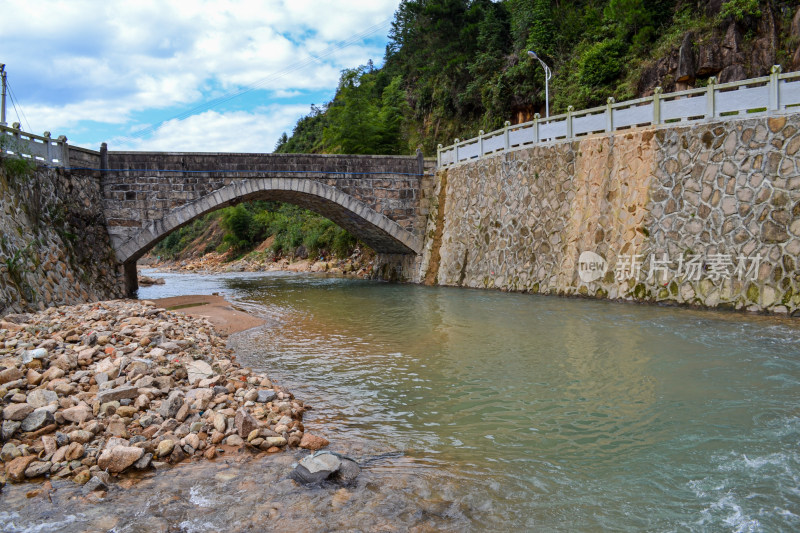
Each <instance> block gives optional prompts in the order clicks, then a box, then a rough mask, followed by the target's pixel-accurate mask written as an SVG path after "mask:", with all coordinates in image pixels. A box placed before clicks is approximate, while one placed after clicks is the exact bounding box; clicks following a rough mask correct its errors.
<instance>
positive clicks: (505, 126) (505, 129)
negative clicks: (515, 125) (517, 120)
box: [503, 120, 511, 152]
mask: <svg viewBox="0 0 800 533" xmlns="http://www.w3.org/2000/svg"><path fill="white" fill-rule="evenodd" d="M510 127H511V122H510V121H508V120H506V121H505V122H504V123H503V146H504V147H505V149H504V150H503V151H504V152H508V150H509V149H510V148H511V143H510V139H509V137H508V128H510Z"/></svg>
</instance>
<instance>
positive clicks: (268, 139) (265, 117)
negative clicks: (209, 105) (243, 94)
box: [109, 105, 308, 153]
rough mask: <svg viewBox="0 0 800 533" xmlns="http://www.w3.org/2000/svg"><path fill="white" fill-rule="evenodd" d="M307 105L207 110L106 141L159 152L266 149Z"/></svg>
mask: <svg viewBox="0 0 800 533" xmlns="http://www.w3.org/2000/svg"><path fill="white" fill-rule="evenodd" d="M306 113H308V106H305V105H303V106H298V105H295V106H270V107H268V108H262V109H256V110H254V111H252V112H250V111H235V112H230V113H219V112H217V111H206V112H204V113H201V114H198V115H193V116H191V117H189V118H187V119H185V120H182V121H178V120H171V121H169V122H166V123H164V125H163V126H162V127H161V128H159V129H158V130H157V131H156V132H155V134H153V136H152V137H149V138H147V139H141V140H135V141H126V140H125V139H122V138H120V139H115V140H112V141H110V142H109V149H110V150H145V151H159V152H162V151H163V152H253V153H262V152H263V153H268V152H272V151H273V149H274V148H275V143H276V142H277V140H278V138H279V137H280V135H281V133H283V132H291V130H292V127H293V126H294V124H295V122H297V119H298V118H300V117H301V116H303V115H304V114H306Z"/></svg>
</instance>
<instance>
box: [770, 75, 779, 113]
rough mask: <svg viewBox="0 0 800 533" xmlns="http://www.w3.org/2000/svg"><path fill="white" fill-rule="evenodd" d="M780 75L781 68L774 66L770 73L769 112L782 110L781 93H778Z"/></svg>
mask: <svg viewBox="0 0 800 533" xmlns="http://www.w3.org/2000/svg"><path fill="white" fill-rule="evenodd" d="M780 75H781V66H780V65H772V68H771V69H770V71H769V111H778V110H779V109H780V108H781V101H780V92H779V91H778V84H779V83H780Z"/></svg>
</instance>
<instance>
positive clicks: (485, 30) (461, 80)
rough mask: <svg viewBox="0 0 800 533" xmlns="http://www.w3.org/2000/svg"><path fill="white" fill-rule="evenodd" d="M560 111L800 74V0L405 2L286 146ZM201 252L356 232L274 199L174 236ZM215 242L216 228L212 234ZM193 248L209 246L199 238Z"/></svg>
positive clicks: (445, 137)
mask: <svg viewBox="0 0 800 533" xmlns="http://www.w3.org/2000/svg"><path fill="white" fill-rule="evenodd" d="M528 50H533V51H535V52H536V53H537V54H538V55H539V56H540V57H541V58H542V59H543V60H544V61H545V62H546V63H547V64H549V65H550V66H551V68H552V71H553V78H552V80H551V81H550V112H551V114H558V113H563V112H565V111H566V109H567V106H569V105H572V106H574V107H575V109H583V108H587V107H592V106H596V105H602V104H604V103H605V102H606V99H607V98H608V97H609V96H613V97H614V98H615V99H616V100H617V101H622V100H626V99H630V98H635V97H639V96H647V95H650V94H652V93H653V90H654V89H655V88H656V87H657V86H661V87H663V89H664V90H665V91H673V90H681V89H686V88H690V87H699V86H704V85H705V84H707V83H708V80H709V78H710V77H711V76H716V77H717V79H718V81H719V82H728V81H735V80H740V79H746V78H750V77H756V76H762V75H766V74H768V73H769V70H770V67H771V66H772V65H774V64H780V65H781V66H782V67H783V70H784V71H791V70H798V68H800V5H799V2H798V0H708V1H705V0H574V1H566V0H501V1H491V0H404V1H402V2H401V3H400V5H399V7H398V9H397V12H396V13H395V17H394V21H393V22H392V25H391V30H390V32H389V44H388V45H387V47H386V53H385V56H384V58H383V65H382V66H381V67H380V68H376V67H375V66H374V64H373V63H372V61H370V62H369V63H368V64H366V65H362V66H354V67H353V68H351V69H347V70H345V71H343V72H342V75H341V78H340V80H339V86H338V88H337V91H336V95H335V97H334V98H333V100H332V101H331V102H329V103H327V104H325V105H323V106H321V107H316V106H312V107H311V110H310V113H309V114H308V115H307V116H305V117H303V118H302V119H300V120H299V121H298V123H297V125H296V126H295V128H294V131H293V132H292V134H291V136H289V135H287V134H284V135H283V136H282V137H281V139H280V140H279V142H278V144H277V146H276V147H275V151H276V152H284V153H332V154H333V153H339V154H412V153H414V151H415V150H416V148H417V147H421V148H422V149H423V152H424V153H425V155H427V156H433V155H435V153H436V145H437V144H438V143H442V144H444V145H447V144H450V143H452V141H453V139H454V138H456V137H459V138H462V139H463V138H468V137H473V136H475V135H477V133H478V130H481V129H483V130H485V131H490V130H492V129H496V128H499V127H501V126H502V124H503V122H504V121H506V120H511V121H512V122H513V123H519V122H524V121H527V120H530V119H531V118H532V117H533V114H534V113H537V112H538V113H541V115H542V116H544V114H545V110H544V105H545V86H544V70H543V69H542V67H541V66H540V64H539V63H538V61H536V60H535V59H533V58H531V57H530V56H529V55H528V54H527V51H528ZM212 223H213V224H216V227H219V228H221V232H217V233H216V234H215V236H213V238H211V241H210V242H211V243H212V244H206V245H204V247H203V248H204V249H208V250H211V249H218V250H221V251H229V252H231V257H234V256H237V255H241V254H243V253H245V252H247V251H248V250H250V249H252V248H254V247H255V246H256V245H257V244H258V243H259V242H260V241H261V240H262V239H265V238H268V237H270V236H271V235H272V236H274V241H273V242H272V247H271V250H272V251H273V253H275V254H282V253H283V254H285V253H289V254H291V253H293V252H292V250H294V249H296V247H298V246H300V245H301V244H302V245H304V248H306V249H314V250H317V249H320V250H323V251H329V252H334V253H336V254H339V255H347V254H348V253H349V251H351V250H352V248H353V246H355V239H353V238H352V237H350V236H349V235H347V234H346V233H344V232H343V230H340V229H338V228H335V227H333V226H332V223H330V222H327V221H323V219H321V218H320V217H319V216H317V215H314V214H313V213H310V212H307V211H303V210H300V209H297V208H293V207H288V206H283V207H281V206H278V205H276V204H271V203H256V204H249V205H246V206H239V207H234V208H227V209H225V210H223V211H222V212H219V213H215V214H212V215H209V216H208V217H207V220H204V221H201V222H197V223H195V224H194V225H193V226H190V227H187V228H184V229H183V230H181V232H179V233H176V234H174V235H173V236H170V237H169V238H168V239H167V240H166V241H164V242H163V243H162V244H160V245H159V247H158V249H157V250H156V253H159V254H162V255H167V256H169V255H172V256H175V255H178V254H179V253H180V251H181V250H183V249H185V248H186V247H187V246H188V245H189V244H190V243H191V242H192V239H196V238H197V236H198V235H201V234H203V232H204V231H205V229H206V228H208V227H209V225H210V224H211V225H213V224H212ZM206 237H208V235H207V236H206ZM194 248H195V249H197V248H198V247H197V246H195V247H194Z"/></svg>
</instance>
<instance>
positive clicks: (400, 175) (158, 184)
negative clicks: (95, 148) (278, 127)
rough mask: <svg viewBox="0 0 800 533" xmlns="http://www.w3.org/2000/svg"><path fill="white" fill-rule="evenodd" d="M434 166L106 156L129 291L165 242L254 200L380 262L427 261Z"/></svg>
mask: <svg viewBox="0 0 800 533" xmlns="http://www.w3.org/2000/svg"><path fill="white" fill-rule="evenodd" d="M72 155H73V154H72V153H71V154H70V156H71V157H70V159H71V160H72V159H73V157H72ZM75 155H78V154H75ZM87 155H88V154H87ZM70 163H71V164H72V165H73V167H74V166H75V163H77V162H76V161H70ZM87 163H88V162H87ZM433 166H434V163H433V162H432V161H430V162H426V161H425V160H424V159H423V158H422V156H421V154H418V155H417V156H416V157H414V156H410V157H409V156H368V155H363V156H352V155H316V154H234V153H171V152H107V151H106V150H105V149H101V152H100V168H102V169H104V170H102V171H101V174H102V177H101V184H102V185H101V186H102V191H103V211H104V213H105V217H106V222H107V225H108V231H109V235H110V236H111V242H112V245H113V247H114V250H115V252H116V254H117V258H118V259H119V261H120V262H121V263H122V264H123V265H124V266H125V272H126V282H127V285H128V291H129V292H133V291H135V290H136V288H137V284H136V275H135V274H136V271H135V268H136V260H137V259H139V258H140V257H141V256H143V255H144V254H145V253H147V251H148V250H150V249H151V248H152V247H153V246H155V245H156V244H157V243H158V242H159V241H160V240H162V239H164V238H165V237H166V236H167V235H169V234H170V233H172V232H173V231H175V230H177V229H178V228H180V227H182V226H184V225H186V224H188V223H190V222H192V221H193V220H195V219H196V218H198V217H200V216H202V215H204V214H206V213H209V212H211V211H215V210H217V209H220V208H222V207H226V206H230V205H235V204H237V203H240V202H244V201H250V200H274V201H281V202H288V203H292V204H296V205H298V206H301V207H304V208H306V209H310V210H312V211H315V212H317V213H319V214H321V215H323V216H325V217H327V218H329V219H330V220H332V221H334V222H335V223H336V224H338V225H339V226H341V227H343V228H344V229H346V230H348V231H349V232H351V233H352V234H354V235H355V236H357V237H358V238H359V239H361V240H363V241H364V242H366V243H367V244H369V245H370V246H371V247H372V248H373V249H374V250H375V251H376V252H378V253H381V254H418V253H420V252H421V249H422V235H423V232H424V229H425V216H426V209H425V208H424V201H423V200H424V198H423V197H424V196H425V193H424V191H425V190H430V189H431V188H432V187H431V184H432V180H433V178H432V175H431V171H432V170H433ZM94 168H97V167H94Z"/></svg>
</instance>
